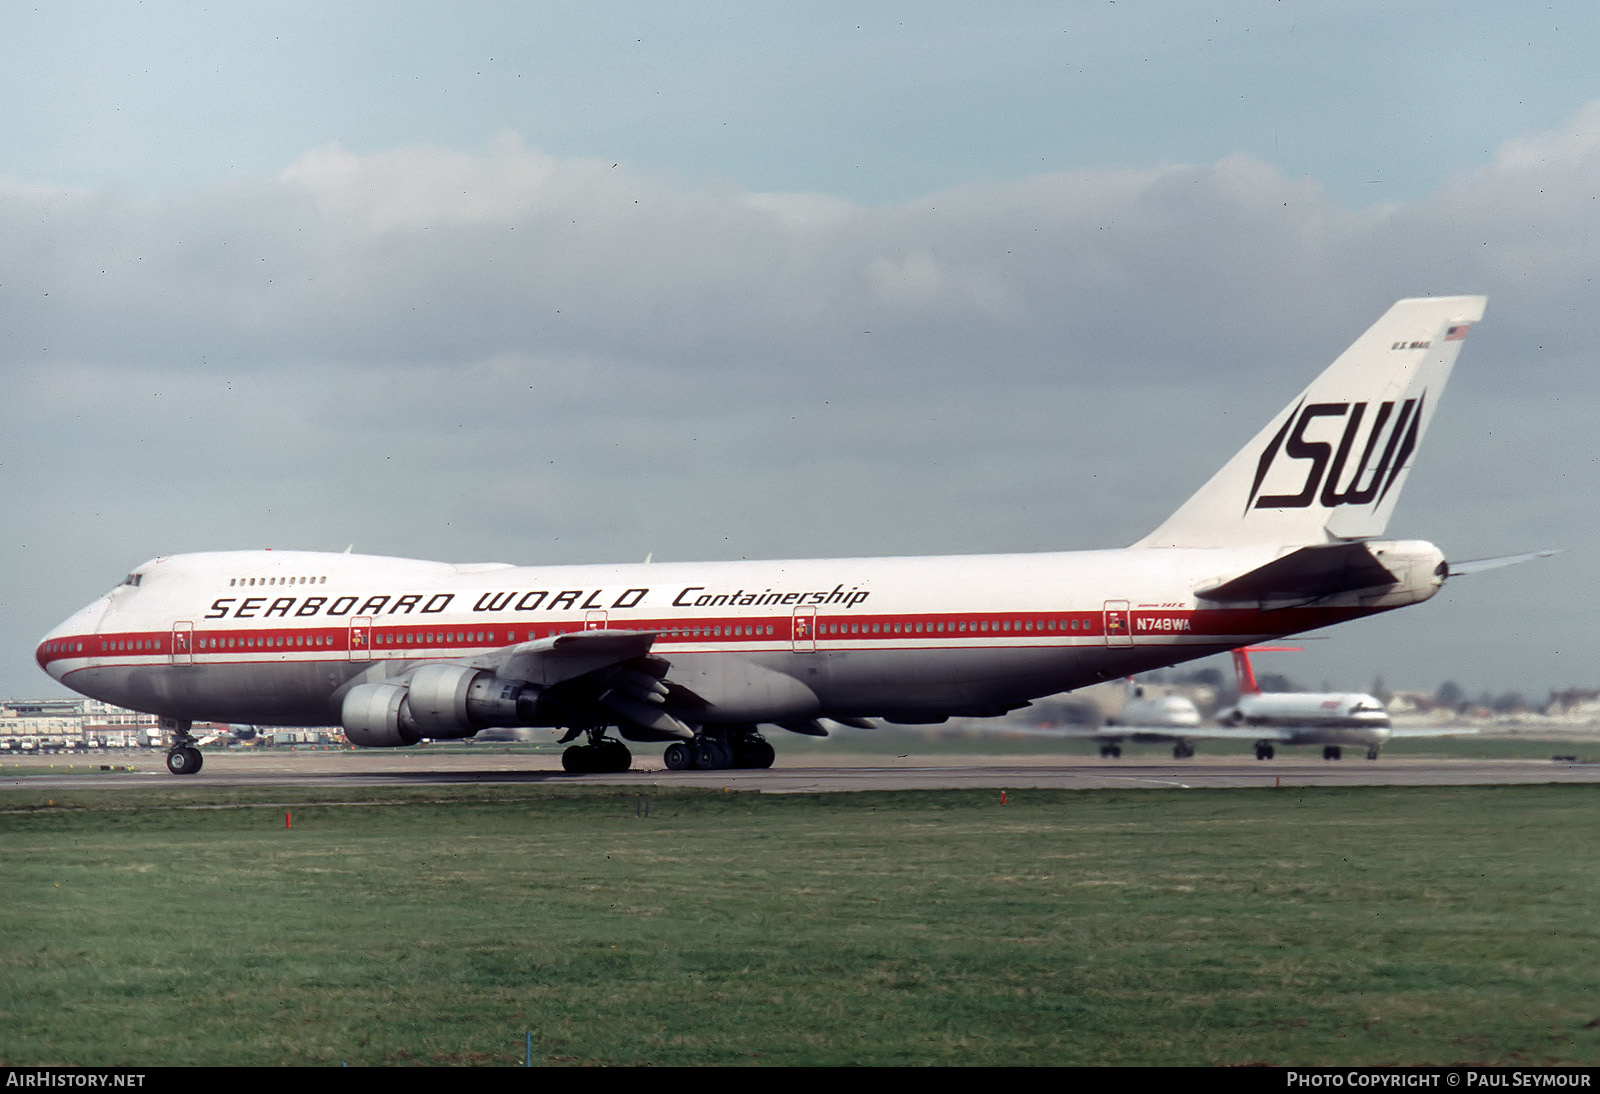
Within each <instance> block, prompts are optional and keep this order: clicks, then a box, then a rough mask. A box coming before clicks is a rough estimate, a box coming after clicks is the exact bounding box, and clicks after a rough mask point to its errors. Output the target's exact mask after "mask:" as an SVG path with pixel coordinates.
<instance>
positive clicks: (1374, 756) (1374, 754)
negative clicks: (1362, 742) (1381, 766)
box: [1367, 748, 1378, 760]
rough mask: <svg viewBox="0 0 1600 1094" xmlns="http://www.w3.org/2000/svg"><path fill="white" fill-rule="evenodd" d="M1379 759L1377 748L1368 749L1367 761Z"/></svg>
mask: <svg viewBox="0 0 1600 1094" xmlns="http://www.w3.org/2000/svg"><path fill="white" fill-rule="evenodd" d="M1377 758H1378V750H1377V749H1376V748H1369V749H1367V759H1369V760H1376V759H1377Z"/></svg>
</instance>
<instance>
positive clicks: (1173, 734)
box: [1090, 726, 1293, 743]
mask: <svg viewBox="0 0 1600 1094" xmlns="http://www.w3.org/2000/svg"><path fill="white" fill-rule="evenodd" d="M1090 736H1094V737H1101V738H1105V739H1106V740H1117V741H1121V740H1127V739H1130V738H1131V739H1133V740H1136V741H1282V742H1284V743H1288V742H1289V741H1290V740H1291V739H1292V737H1293V734H1292V733H1290V732H1289V731H1288V730H1287V729H1283V728H1280V727H1276V726H1239V727H1237V728H1235V727H1232V726H1195V727H1193V728H1189V727H1186V726H1102V727H1100V728H1099V729H1097V730H1095V731H1094V732H1093V733H1092V734H1090Z"/></svg>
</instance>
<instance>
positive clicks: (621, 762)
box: [600, 739, 633, 772]
mask: <svg viewBox="0 0 1600 1094" xmlns="http://www.w3.org/2000/svg"><path fill="white" fill-rule="evenodd" d="M600 755H601V757H602V760H603V763H602V765H601V766H602V767H603V768H604V769H605V770H606V771H610V772H621V771H626V770H628V768H630V767H632V766H633V753H631V752H629V751H628V746H627V745H625V744H623V743H622V742H621V741H613V740H609V739H608V740H607V741H606V742H605V743H604V744H602V745H601V746H600Z"/></svg>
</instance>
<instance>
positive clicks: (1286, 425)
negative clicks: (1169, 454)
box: [1134, 296, 1487, 547]
mask: <svg viewBox="0 0 1600 1094" xmlns="http://www.w3.org/2000/svg"><path fill="white" fill-rule="evenodd" d="M1486 302H1487V298H1486V297H1482V296H1438V297H1419V298H1415V299H1409V300H1401V301H1400V302H1399V303H1397V304H1395V305H1394V306H1393V307H1392V308H1390V309H1389V310H1388V311H1387V312H1385V313H1384V314H1383V317H1382V318H1381V319H1379V320H1378V321H1377V322H1376V323H1374V324H1373V325H1372V326H1371V328H1369V329H1368V330H1367V332H1366V333H1365V334H1363V335H1362V336H1361V337H1360V338H1358V339H1356V341H1355V343H1354V344H1353V345H1351V347H1350V348H1349V349H1347V350H1345V351H1344V352H1343V353H1342V354H1340V355H1339V357H1338V359H1337V360H1335V361H1334V362H1333V364H1332V365H1329V366H1328V368H1327V370H1326V371H1325V372H1323V374H1322V375H1321V376H1318V377H1317V378H1316V379H1315V380H1313V381H1312V382H1311V385H1310V386H1309V387H1307V388H1306V389H1305V390H1304V391H1303V392H1301V393H1300V394H1299V395H1298V396H1297V397H1296V398H1295V399H1294V401H1293V402H1291V403H1290V404H1289V405H1288V406H1287V407H1285V408H1284V409H1283V411H1282V412H1281V413H1280V414H1278V416H1277V417H1276V418H1274V419H1273V420H1272V422H1271V424H1269V425H1268V426H1267V427H1266V428H1265V429H1263V430H1262V431H1261V432H1260V433H1258V434H1257V435H1256V437H1255V439H1254V440H1252V441H1251V442H1250V443H1249V444H1248V445H1246V446H1245V447H1244V448H1243V449H1241V450H1240V451H1239V453H1238V454H1237V455H1235V456H1234V457H1233V459H1231V460H1229V461H1228V462H1227V464H1225V465H1224V466H1223V468H1222V470H1221V471H1218V472H1217V473H1216V474H1215V475H1214V476H1212V478H1211V481H1210V482H1208V483H1206V484H1205V485H1204V486H1202V487H1201V488H1200V490H1199V491H1198V492H1197V493H1196V494H1195V495H1194V496H1193V497H1191V498H1190V499H1189V500H1188V501H1186V502H1184V503H1183V505H1182V507H1180V508H1179V509H1178V511H1177V512H1176V513H1174V514H1173V515H1172V516H1171V517H1169V518H1167V520H1166V522H1165V523H1163V524H1162V525H1161V526H1160V527H1159V528H1157V529H1156V530H1155V531H1154V532H1151V533H1150V534H1149V535H1148V536H1146V537H1145V538H1144V539H1142V540H1140V541H1139V542H1138V543H1136V544H1134V546H1136V547H1240V546H1249V545H1254V544H1264V543H1272V544H1281V545H1284V546H1308V545H1312V544H1318V543H1329V542H1333V541H1336V540H1343V539H1364V538H1368V537H1373V536H1381V535H1382V534H1383V531H1384V528H1385V527H1386V526H1387V525H1388V523H1389V514H1390V513H1391V512H1392V511H1393V510H1394V504H1395V501H1396V499H1398V498H1399V496H1400V490H1401V488H1402V487H1403V486H1404V485H1405V480H1406V475H1407V474H1408V473H1409V472H1410V470H1411V461H1412V459H1413V458H1414V456H1415V455H1416V451H1417V447H1418V446H1419V445H1420V444H1421V442H1422V437H1423V434H1425V433H1426V432H1427V429H1428V423H1429V421H1431V420H1432V418H1433V412H1434V410H1435V408H1436V407H1437V406H1438V404H1439V396H1440V394H1441V393H1442V392H1443V390H1444V385H1445V382H1446V381H1447V380H1449V378H1450V370H1451V368H1452V367H1453V366H1454V365H1455V361H1456V356H1457V355H1458V354H1459V353H1460V352H1461V346H1462V343H1463V341H1464V340H1465V338H1466V335H1467V331H1468V329H1469V328H1470V327H1471V326H1472V324H1474V323H1476V322H1477V321H1478V320H1480V319H1481V318H1483V310H1484V305H1485V304H1486Z"/></svg>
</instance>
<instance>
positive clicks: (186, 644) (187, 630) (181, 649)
mask: <svg viewBox="0 0 1600 1094" xmlns="http://www.w3.org/2000/svg"><path fill="white" fill-rule="evenodd" d="M172 663H173V664H174V665H192V664H194V624H193V623H191V622H189V621H188V620H186V619H180V620H178V622H176V623H174V624H173V625H172Z"/></svg>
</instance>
